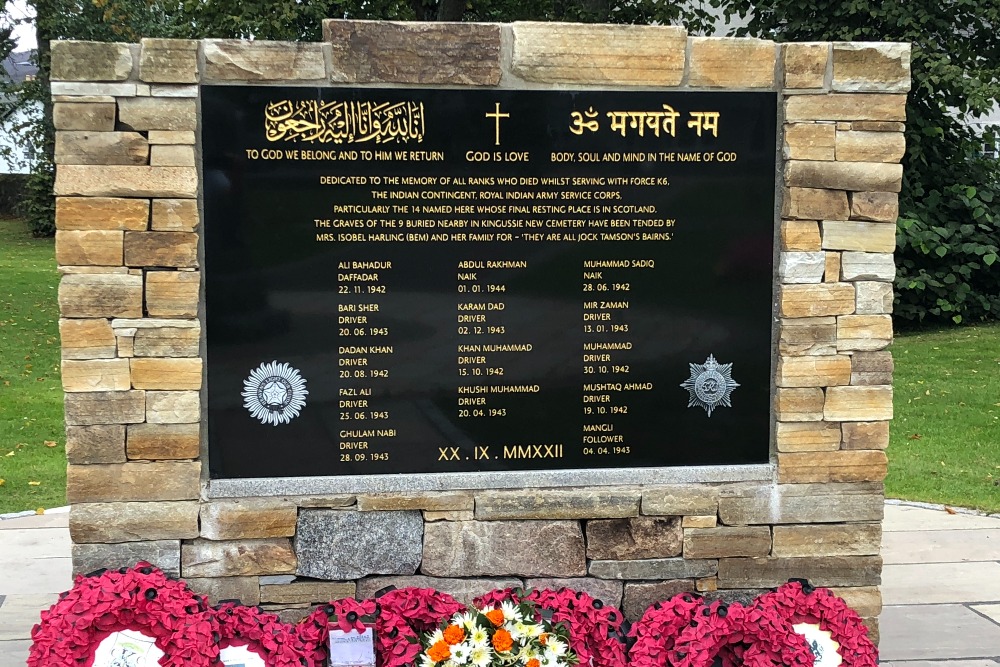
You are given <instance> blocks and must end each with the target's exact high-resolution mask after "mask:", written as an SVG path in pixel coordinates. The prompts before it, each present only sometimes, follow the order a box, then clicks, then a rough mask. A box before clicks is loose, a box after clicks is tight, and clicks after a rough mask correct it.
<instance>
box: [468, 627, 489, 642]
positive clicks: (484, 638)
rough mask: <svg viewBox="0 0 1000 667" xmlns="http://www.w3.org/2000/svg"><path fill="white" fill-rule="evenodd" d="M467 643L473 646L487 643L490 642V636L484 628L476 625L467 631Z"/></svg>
mask: <svg viewBox="0 0 1000 667" xmlns="http://www.w3.org/2000/svg"><path fill="white" fill-rule="evenodd" d="M469 643H470V644H472V645H473V646H479V645H483V646H485V645H487V644H489V643H490V636H489V634H488V633H487V632H486V628H482V627H479V626H478V625H477V626H476V627H474V628H472V629H471V630H470V631H469Z"/></svg>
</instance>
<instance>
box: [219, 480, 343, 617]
mask: <svg viewBox="0 0 1000 667" xmlns="http://www.w3.org/2000/svg"><path fill="white" fill-rule="evenodd" d="M297 517H298V508H296V507H295V504H294V503H290V502H287V501H284V500H280V499H274V498H267V499H265V498H243V499H240V500H215V501H211V502H207V503H204V504H203V505H202V506H201V536H202V537H203V538H205V539H208V540H238V539H246V538H258V537H261V538H262V537H291V536H292V535H294V534H295V521H296V519H297ZM327 599H328V600H332V599H334V598H327ZM270 601H271V602H280V600H270ZM308 602H312V600H308Z"/></svg>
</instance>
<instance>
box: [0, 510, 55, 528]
mask: <svg viewBox="0 0 1000 667" xmlns="http://www.w3.org/2000/svg"><path fill="white" fill-rule="evenodd" d="M67 526H69V508H68V507H56V508H55V509H50V510H45V514H31V515H28V516H22V517H18V518H16V519H0V531H2V530H20V529H23V528H66V527H67Z"/></svg>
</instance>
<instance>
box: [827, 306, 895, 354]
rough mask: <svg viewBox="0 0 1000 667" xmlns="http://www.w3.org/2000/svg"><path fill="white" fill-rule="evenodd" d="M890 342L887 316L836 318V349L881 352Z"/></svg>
mask: <svg viewBox="0 0 1000 667" xmlns="http://www.w3.org/2000/svg"><path fill="white" fill-rule="evenodd" d="M891 342H892V317H890V316H889V315H844V316H842V317H838V318H837V349H838V350H841V351H844V350H881V349H883V348H885V347H886V346H887V345H889V343H891Z"/></svg>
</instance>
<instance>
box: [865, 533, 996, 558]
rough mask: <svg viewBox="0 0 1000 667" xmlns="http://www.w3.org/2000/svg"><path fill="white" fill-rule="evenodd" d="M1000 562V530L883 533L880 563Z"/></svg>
mask: <svg viewBox="0 0 1000 667" xmlns="http://www.w3.org/2000/svg"><path fill="white" fill-rule="evenodd" d="M971 561H1000V529H992V528H971V529H967V530H902V531H893V532H883V533H882V562H883V563H886V564H890V563H963V562H971Z"/></svg>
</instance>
